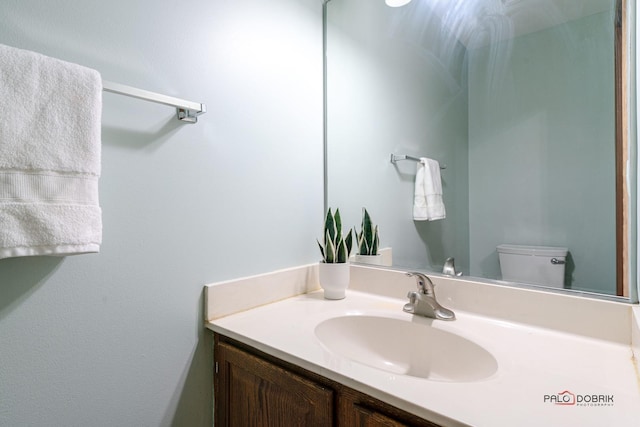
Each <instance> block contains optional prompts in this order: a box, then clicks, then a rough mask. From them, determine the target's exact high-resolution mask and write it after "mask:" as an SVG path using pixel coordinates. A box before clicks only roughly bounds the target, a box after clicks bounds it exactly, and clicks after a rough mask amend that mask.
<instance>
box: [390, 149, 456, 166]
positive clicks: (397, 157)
mask: <svg viewBox="0 0 640 427" xmlns="http://www.w3.org/2000/svg"><path fill="white" fill-rule="evenodd" d="M399 160H413V161H414V162H419V161H420V159H419V158H417V157H413V156H407V155H406V154H393V153H391V163H395V162H397V161H399ZM446 168H447V165H440V169H446Z"/></svg>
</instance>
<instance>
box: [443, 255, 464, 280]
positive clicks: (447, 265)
mask: <svg viewBox="0 0 640 427" xmlns="http://www.w3.org/2000/svg"><path fill="white" fill-rule="evenodd" d="M442 274H444V275H446V276H453V277H460V276H462V271H456V264H455V261H454V260H453V257H451V256H450V257H449V258H447V259H446V260H445V262H444V266H443V267H442Z"/></svg>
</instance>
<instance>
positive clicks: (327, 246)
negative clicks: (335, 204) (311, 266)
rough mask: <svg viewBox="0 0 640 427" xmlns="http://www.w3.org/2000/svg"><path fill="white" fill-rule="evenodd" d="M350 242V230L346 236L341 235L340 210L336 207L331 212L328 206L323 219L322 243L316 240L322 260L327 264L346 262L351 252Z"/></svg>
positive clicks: (351, 237) (351, 238) (351, 242)
mask: <svg viewBox="0 0 640 427" xmlns="http://www.w3.org/2000/svg"><path fill="white" fill-rule="evenodd" d="M352 244H353V233H352V231H351V230H349V232H348V233H347V234H346V236H344V237H343V236H342V220H341V219H340V210H339V209H336V212H335V214H333V213H332V212H331V208H329V210H328V211H327V216H326V218H325V220H324V244H322V243H320V241H318V246H319V247H320V252H321V253H322V259H323V261H324V262H325V263H328V264H335V263H345V262H347V260H348V259H349V255H350V254H351V246H352Z"/></svg>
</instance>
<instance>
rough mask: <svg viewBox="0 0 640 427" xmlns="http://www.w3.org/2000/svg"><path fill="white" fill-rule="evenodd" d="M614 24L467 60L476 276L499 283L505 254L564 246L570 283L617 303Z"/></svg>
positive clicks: (569, 28)
mask: <svg viewBox="0 0 640 427" xmlns="http://www.w3.org/2000/svg"><path fill="white" fill-rule="evenodd" d="M611 19H612V18H611V16H610V14H609V13H600V14H597V15H593V16H588V17H585V18H582V19H580V20H576V21H572V22H569V23H568V24H564V25H560V26H558V27H554V28H551V29H548V30H544V31H540V32H537V33H533V34H529V35H525V36H521V37H518V38H516V39H514V40H512V41H507V42H502V43H498V44H494V45H490V46H485V47H482V48H477V49H471V50H469V195H470V198H469V220H470V225H469V228H470V242H469V243H470V251H471V274H472V275H478V276H483V277H494V278H498V277H500V270H499V263H498V255H497V253H496V250H495V248H496V245H498V244H500V243H512V244H525V245H547V246H566V247H568V248H569V250H570V253H571V257H570V259H569V264H568V273H569V277H568V278H567V283H570V284H571V286H572V287H573V288H580V289H583V290H593V291H597V292H603V293H609V294H611V293H613V294H615V282H616V280H615V255H616V253H615V191H614V189H615V167H614V129H615V123H614V115H613V104H614V97H613V93H614V86H613V84H614V75H613V73H614V70H613V54H612V46H613V32H612V29H611V27H612V24H611ZM488 70H491V71H492V72H494V73H497V75H495V74H494V76H493V80H492V79H490V78H489V76H488V74H487V72H488ZM495 82H499V84H494V83H495Z"/></svg>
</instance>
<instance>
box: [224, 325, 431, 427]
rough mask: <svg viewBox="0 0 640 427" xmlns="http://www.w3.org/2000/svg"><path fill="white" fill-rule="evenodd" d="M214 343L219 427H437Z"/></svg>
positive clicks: (245, 350) (249, 351) (237, 346)
mask: <svg viewBox="0 0 640 427" xmlns="http://www.w3.org/2000/svg"><path fill="white" fill-rule="evenodd" d="M214 342H215V344H214V359H215V364H216V369H215V379H214V389H215V392H214V393H215V410H214V418H215V426H216V427H267V426H268V427H271V426H274V427H275V426H279V427H293V426H300V427H311V426H318V427H324V426H337V427H402V426H415V427H437V424H433V423H431V422H429V421H426V420H424V419H422V418H419V417H417V416H415V415H412V414H409V413H407V412H404V411H401V410H399V409H397V408H394V407H393V406H390V405H388V404H386V403H384V402H381V401H379V400H377V399H374V398H373V397H371V396H368V395H366V394H363V393H360V392H358V391H356V390H353V389H351V388H349V387H346V386H344V385H342V384H340V383H337V382H335V381H332V380H329V379H327V378H324V377H322V376H320V375H317V374H314V373H313V372H309V371H307V370H305V369H302V368H300V367H298V366H295V365H292V364H290V363H287V362H284V361H282V360H279V359H277V358H274V357H272V356H269V355H267V354H264V353H262V352H260V351H258V350H256V349H254V348H251V347H248V346H246V345H244V344H241V343H239V342H236V341H234V340H232V339H230V338H227V337H224V336H222V335H219V334H215V335H214Z"/></svg>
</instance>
